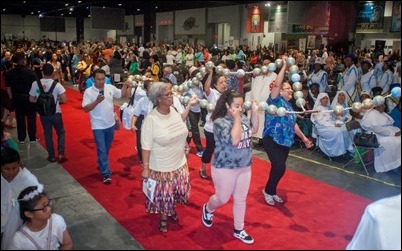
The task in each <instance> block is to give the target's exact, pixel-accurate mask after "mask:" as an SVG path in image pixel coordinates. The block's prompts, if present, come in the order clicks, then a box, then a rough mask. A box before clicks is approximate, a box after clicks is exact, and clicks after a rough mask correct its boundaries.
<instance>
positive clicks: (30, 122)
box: [13, 95, 36, 141]
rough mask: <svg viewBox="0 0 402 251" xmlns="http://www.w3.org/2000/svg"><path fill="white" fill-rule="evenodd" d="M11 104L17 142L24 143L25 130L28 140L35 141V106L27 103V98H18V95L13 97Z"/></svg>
mask: <svg viewBox="0 0 402 251" xmlns="http://www.w3.org/2000/svg"><path fill="white" fill-rule="evenodd" d="M27 96H28V95H27ZM13 104H14V108H15V119H16V121H17V135H18V141H25V138H26V136H27V129H28V136H29V140H30V141H34V140H36V105H35V104H34V103H31V102H29V99H28V97H26V98H25V97H19V96H18V95H16V96H14V102H13ZM27 127H28V128H27Z"/></svg>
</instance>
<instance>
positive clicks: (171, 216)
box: [170, 211, 179, 221]
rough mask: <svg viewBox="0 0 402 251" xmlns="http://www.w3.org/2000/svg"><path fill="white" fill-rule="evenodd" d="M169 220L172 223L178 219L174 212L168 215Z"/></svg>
mask: <svg viewBox="0 0 402 251" xmlns="http://www.w3.org/2000/svg"><path fill="white" fill-rule="evenodd" d="M170 218H171V219H172V221H178V220H179V217H178V216H177V213H176V211H173V213H172V214H171V215H170Z"/></svg>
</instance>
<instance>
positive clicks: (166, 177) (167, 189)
mask: <svg viewBox="0 0 402 251" xmlns="http://www.w3.org/2000/svg"><path fill="white" fill-rule="evenodd" d="M149 177H150V178H151V179H154V180H155V181H156V186H155V196H154V202H155V203H152V202H151V201H150V200H149V199H148V198H146V199H145V210H146V211H147V212H148V213H154V214H166V215H168V216H171V215H172V214H174V212H175V205H176V203H179V204H185V203H187V202H188V199H189V197H190V189H191V185H190V176H189V171H188V166H187V163H186V164H185V165H184V166H182V167H180V168H179V169H177V170H174V171H172V172H158V171H153V170H151V172H150V176H149Z"/></svg>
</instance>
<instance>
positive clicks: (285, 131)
mask: <svg viewBox="0 0 402 251" xmlns="http://www.w3.org/2000/svg"><path fill="white" fill-rule="evenodd" d="M267 103H268V105H275V106H276V107H278V108H279V107H284V108H285V109H286V110H287V111H293V107H292V104H291V103H290V102H288V101H286V100H285V99H284V98H283V97H282V96H281V95H278V97H277V98H276V99H271V95H270V96H269V98H268V99H267ZM296 119H297V116H296V114H294V113H293V114H292V113H291V114H286V115H285V116H283V117H278V116H272V115H270V114H269V113H268V112H267V111H265V124H264V132H263V135H264V136H271V137H272V138H273V140H274V141H275V142H276V143H277V144H279V145H282V146H287V147H291V146H292V145H293V142H294V134H295V124H296Z"/></svg>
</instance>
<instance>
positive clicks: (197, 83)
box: [191, 79, 200, 86]
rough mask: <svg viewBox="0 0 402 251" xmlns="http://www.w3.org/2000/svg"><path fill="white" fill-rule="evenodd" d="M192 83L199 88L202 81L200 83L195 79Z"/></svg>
mask: <svg viewBox="0 0 402 251" xmlns="http://www.w3.org/2000/svg"><path fill="white" fill-rule="evenodd" d="M191 82H192V83H193V85H195V86H198V85H199V84H200V81H198V79H195V80H194V79H193V80H192V81H191Z"/></svg>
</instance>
